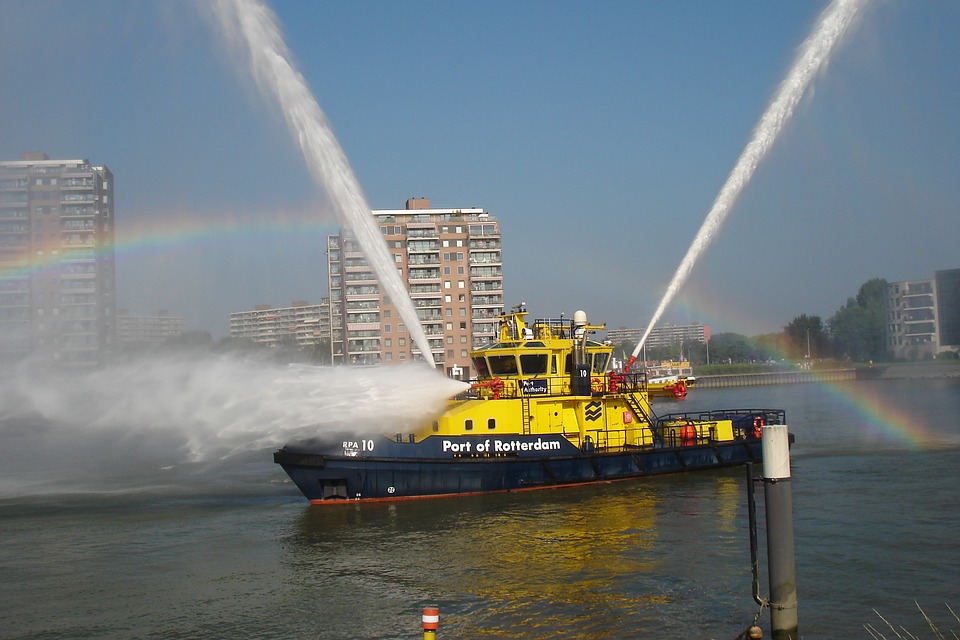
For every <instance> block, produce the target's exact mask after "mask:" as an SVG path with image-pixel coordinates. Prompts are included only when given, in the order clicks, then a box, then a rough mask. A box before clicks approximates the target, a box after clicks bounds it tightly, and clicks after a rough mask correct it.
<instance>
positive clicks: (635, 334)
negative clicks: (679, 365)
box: [607, 324, 710, 348]
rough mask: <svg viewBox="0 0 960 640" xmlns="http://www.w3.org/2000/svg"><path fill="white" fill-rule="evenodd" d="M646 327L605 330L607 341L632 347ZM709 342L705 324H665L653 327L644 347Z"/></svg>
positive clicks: (708, 328)
mask: <svg viewBox="0 0 960 640" xmlns="http://www.w3.org/2000/svg"><path fill="white" fill-rule="evenodd" d="M644 331H646V327H643V328H641V329H628V328H627V327H620V328H619V329H607V340H609V341H610V342H612V343H613V344H620V343H622V342H625V341H626V342H631V343H633V344H634V345H636V344H638V343H639V342H640V338H642V337H643V332H644ZM709 340H710V325H707V324H685V325H678V324H665V325H663V326H659V327H654V328H653V330H652V331H650V335H649V336H647V341H646V343H645V346H647V347H650V348H654V347H670V346H675V345H683V344H688V345H689V344H693V343H695V342H699V343H700V344H706V343H707V342H708V341H709Z"/></svg>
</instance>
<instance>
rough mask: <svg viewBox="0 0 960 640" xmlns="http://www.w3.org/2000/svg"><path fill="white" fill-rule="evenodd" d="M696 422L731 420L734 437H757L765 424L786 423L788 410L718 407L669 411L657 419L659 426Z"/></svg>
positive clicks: (659, 427)
mask: <svg viewBox="0 0 960 640" xmlns="http://www.w3.org/2000/svg"><path fill="white" fill-rule="evenodd" d="M688 420H689V421H692V422H694V423H703V422H719V421H720V420H730V422H731V423H732V424H733V433H734V437H736V438H740V439H744V438H749V437H756V434H757V433H758V432H757V431H756V430H757V429H759V428H760V427H762V426H763V425H770V424H785V423H786V412H785V411H784V410H783V409H718V410H713V411H692V412H684V413H668V414H666V415H662V416H660V417H659V418H658V420H657V428H658V429H661V428H663V427H665V426H669V425H676V424H679V423H681V422H685V421H688Z"/></svg>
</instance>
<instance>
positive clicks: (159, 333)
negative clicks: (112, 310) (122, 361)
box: [117, 309, 183, 346]
mask: <svg viewBox="0 0 960 640" xmlns="http://www.w3.org/2000/svg"><path fill="white" fill-rule="evenodd" d="M182 333H183V318H182V317H179V316H171V315H170V314H169V313H167V312H166V311H155V312H154V313H153V314H152V315H148V316H136V315H130V314H129V313H128V312H127V310H126V309H120V310H119V311H118V312H117V342H119V343H120V344H121V345H126V346H130V345H146V344H158V343H160V342H163V341H165V340H168V339H170V338H176V337H177V336H180V335H181V334H182Z"/></svg>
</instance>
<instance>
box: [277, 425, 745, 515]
mask: <svg viewBox="0 0 960 640" xmlns="http://www.w3.org/2000/svg"><path fill="white" fill-rule="evenodd" d="M519 438H524V436H520V437H519ZM527 438H529V436H527ZM427 440H431V438H428V439H427ZM366 442H371V443H372V442H373V441H372V440H369V441H366ZM542 442H543V441H541V443H542ZM344 444H346V443H344ZM423 444H424V445H426V444H427V443H426V442H424V443H423ZM564 444H567V445H569V443H566V442H565V441H564ZM377 448H378V451H377V453H378V454H380V453H381V451H380V449H383V450H384V451H382V454H381V455H376V456H373V455H364V454H362V453H360V454H357V453H354V454H353V455H332V454H330V453H329V452H326V453H311V452H309V451H310V449H309V448H307V447H301V448H296V449H291V448H290V447H285V448H284V449H281V450H280V451H278V452H276V453H275V454H274V461H275V462H277V463H278V464H280V465H282V466H283V468H284V470H285V471H286V472H287V474H288V475H289V476H290V478H292V479H293V481H294V482H295V483H296V485H297V486H298V487H299V488H300V490H301V491H302V492H303V494H304V495H305V496H306V497H307V498H308V499H309V500H310V501H311V502H314V503H321V502H322V503H328V502H344V501H354V500H364V501H378V500H401V499H411V498H426V497H438V496H451V495H464V494H471V493H485V492H493V491H517V490H525V489H536V488H546V487H556V486H563V485H575V484H588V483H593V482H608V481H612V480H623V479H627V478H637V477H643V476H654V475H663V474H668V473H679V472H684V471H694V470H702V469H715V468H720V467H729V466H734V465H740V464H745V463H747V462H757V461H760V459H761V446H760V440H758V439H740V440H734V441H730V442H712V443H705V444H697V445H692V446H683V447H650V448H628V449H623V450H618V451H615V452H599V451H598V452H593V453H583V452H580V451H579V450H577V449H576V448H575V447H569V448H568V447H567V446H564V447H562V448H561V447H559V446H558V447H556V449H559V451H558V453H557V454H556V455H554V454H553V453H552V452H551V453H550V454H544V453H543V449H547V447H546V446H543V447H540V449H534V446H533V445H531V446H530V447H529V449H523V450H521V451H519V452H512V451H511V452H508V453H504V454H500V455H496V454H489V453H488V454H487V455H478V454H464V455H454V456H452V457H451V456H449V455H448V456H447V457H443V456H434V455H431V453H430V451H431V449H430V447H421V446H420V445H419V444H418V445H413V444H395V443H392V442H391V441H389V440H387V441H386V442H383V443H378V447H377ZM404 449H406V451H404ZM401 453H405V454H408V455H405V456H403V457H401Z"/></svg>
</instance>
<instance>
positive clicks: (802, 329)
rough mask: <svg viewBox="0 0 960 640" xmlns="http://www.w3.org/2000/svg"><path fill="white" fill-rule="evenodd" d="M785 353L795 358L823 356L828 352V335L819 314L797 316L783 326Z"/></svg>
mask: <svg viewBox="0 0 960 640" xmlns="http://www.w3.org/2000/svg"><path fill="white" fill-rule="evenodd" d="M783 333H784V338H785V345H784V346H785V347H786V350H787V353H788V354H790V355H791V356H792V357H794V358H797V359H802V358H805V357H807V356H809V357H810V358H811V359H816V358H823V357H824V356H827V355H829V353H830V337H829V335H828V334H827V331H826V327H824V324H823V320H821V319H820V316H808V315H806V314H803V315H800V316H797V317H796V318H794V319H793V320H791V321H790V324H788V325H787V326H786V327H784V328H783Z"/></svg>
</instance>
